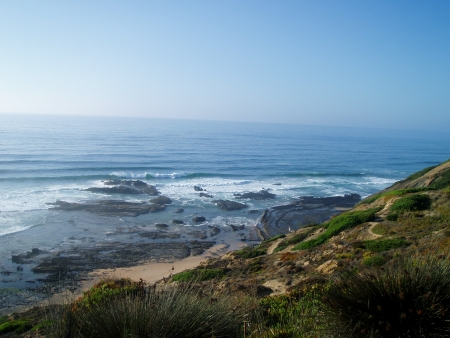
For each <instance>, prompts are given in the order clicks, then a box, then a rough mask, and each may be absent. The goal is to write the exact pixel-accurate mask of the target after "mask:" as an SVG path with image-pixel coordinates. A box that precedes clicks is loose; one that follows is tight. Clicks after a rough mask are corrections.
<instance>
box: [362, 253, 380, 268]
mask: <svg viewBox="0 0 450 338" xmlns="http://www.w3.org/2000/svg"><path fill="white" fill-rule="evenodd" d="M384 262H385V261H384V258H383V256H381V255H374V256H370V257H365V258H364V259H363V261H362V263H363V265H365V266H382V265H383V264H384Z"/></svg>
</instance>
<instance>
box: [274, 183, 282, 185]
mask: <svg viewBox="0 0 450 338" xmlns="http://www.w3.org/2000/svg"><path fill="white" fill-rule="evenodd" d="M273 185H281V183H274V184H273Z"/></svg>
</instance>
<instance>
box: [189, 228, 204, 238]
mask: <svg viewBox="0 0 450 338" xmlns="http://www.w3.org/2000/svg"><path fill="white" fill-rule="evenodd" d="M187 234H188V235H190V236H192V237H195V238H198V239H205V238H207V237H208V236H206V232H204V231H200V230H194V231H190V232H188V233H187Z"/></svg>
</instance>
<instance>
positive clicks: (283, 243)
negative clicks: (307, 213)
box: [274, 229, 314, 252]
mask: <svg viewBox="0 0 450 338" xmlns="http://www.w3.org/2000/svg"><path fill="white" fill-rule="evenodd" d="M313 231H314V229H310V230H308V231H305V232H302V233H299V234H295V235H294V236H292V237H290V238H287V239H285V240H283V241H281V242H280V243H279V244H278V246H277V247H276V248H275V250H274V252H279V251H281V250H284V249H286V248H287V247H288V246H290V245H294V244H297V243H300V242H301V241H303V240H305V239H306V238H308V235H309V234H310V233H311V232H313Z"/></svg>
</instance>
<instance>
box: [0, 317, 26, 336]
mask: <svg viewBox="0 0 450 338" xmlns="http://www.w3.org/2000/svg"><path fill="white" fill-rule="evenodd" d="M31 327H32V326H31V324H30V323H29V322H28V320H25V319H17V320H11V321H6V322H4V323H3V324H1V325H0V335H3V334H6V333H8V332H15V333H24V332H26V331H28V330H29V329H31Z"/></svg>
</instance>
